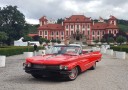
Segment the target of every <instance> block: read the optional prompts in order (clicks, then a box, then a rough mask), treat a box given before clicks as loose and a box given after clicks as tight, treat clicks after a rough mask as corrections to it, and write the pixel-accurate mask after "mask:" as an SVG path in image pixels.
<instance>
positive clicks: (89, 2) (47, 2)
mask: <svg viewBox="0 0 128 90" xmlns="http://www.w3.org/2000/svg"><path fill="white" fill-rule="evenodd" d="M5 5H17V6H18V9H19V10H20V11H21V12H22V13H23V14H24V15H25V17H26V18H29V21H31V22H33V20H37V21H38V19H39V18H40V17H42V16H43V15H46V16H47V17H48V18H55V19H57V18H64V17H69V16H70V15H72V14H79V13H81V14H83V13H84V14H85V16H88V17H92V18H98V17H99V16H101V17H103V18H108V17H109V15H111V14H112V15H115V16H116V17H117V18H122V19H128V16H127V14H128V11H127V8H128V0H1V2H0V6H1V7H2V6H5ZM30 19H31V20H30ZM26 20H27V19H26Z"/></svg>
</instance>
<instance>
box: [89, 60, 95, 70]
mask: <svg viewBox="0 0 128 90" xmlns="http://www.w3.org/2000/svg"><path fill="white" fill-rule="evenodd" d="M95 69H96V62H95V63H94V64H93V66H92V67H91V68H90V70H95Z"/></svg>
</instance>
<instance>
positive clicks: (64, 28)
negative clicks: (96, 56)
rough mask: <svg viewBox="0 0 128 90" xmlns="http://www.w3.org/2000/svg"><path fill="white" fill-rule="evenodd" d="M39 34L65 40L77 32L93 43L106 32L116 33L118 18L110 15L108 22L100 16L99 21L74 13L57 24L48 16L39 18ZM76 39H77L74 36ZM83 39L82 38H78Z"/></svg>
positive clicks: (43, 36) (48, 37)
mask: <svg viewBox="0 0 128 90" xmlns="http://www.w3.org/2000/svg"><path fill="white" fill-rule="evenodd" d="M39 22H40V26H39V27H38V35H39V36H41V37H42V38H46V39H49V40H52V39H59V40H61V41H64V40H65V39H66V38H68V39H70V38H72V37H74V36H75V35H76V34H79V35H82V36H84V37H85V38H86V39H85V40H86V43H87V44H91V43H92V42H93V40H97V39H98V40H99V41H100V40H101V39H102V37H103V35H104V34H109V33H111V34H113V35H114V36H116V34H117V33H118V31H119V28H118V26H117V19H116V18H115V17H114V16H112V15H111V16H110V18H109V19H108V20H107V22H105V21H104V19H103V18H101V17H100V18H99V20H98V22H94V20H92V19H91V18H90V17H86V16H84V15H72V16H70V17H69V18H65V20H64V21H63V22H62V24H56V22H55V21H48V19H47V18H46V16H43V17H42V18H40V19H39ZM74 39H76V38H75V37H74ZM77 40H81V39H79V38H78V39H77Z"/></svg>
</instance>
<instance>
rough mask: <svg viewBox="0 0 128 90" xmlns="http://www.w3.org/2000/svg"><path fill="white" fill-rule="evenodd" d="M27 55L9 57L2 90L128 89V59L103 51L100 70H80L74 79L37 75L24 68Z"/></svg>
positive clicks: (1, 76)
mask: <svg viewBox="0 0 128 90" xmlns="http://www.w3.org/2000/svg"><path fill="white" fill-rule="evenodd" d="M24 61H25V60H24V58H23V55H15V56H10V57H7V60H6V67H4V68H0V90H128V60H119V59H116V58H114V57H112V56H108V55H103V59H102V61H101V62H99V63H97V68H96V70H88V71H86V72H84V73H82V74H80V75H79V76H78V77H77V79H76V80H74V81H64V80H58V79H41V80H37V79H34V78H33V77H32V76H31V75H29V74H27V73H25V72H24V70H23V67H22V63H23V62H24Z"/></svg>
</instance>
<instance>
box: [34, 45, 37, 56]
mask: <svg viewBox="0 0 128 90" xmlns="http://www.w3.org/2000/svg"><path fill="white" fill-rule="evenodd" d="M36 51H37V45H36V44H34V56H36Z"/></svg>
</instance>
